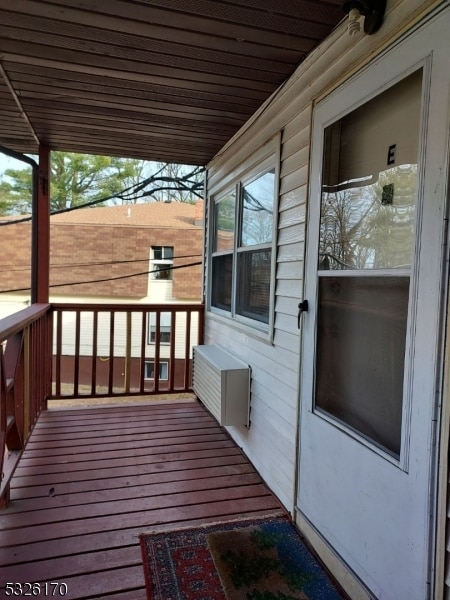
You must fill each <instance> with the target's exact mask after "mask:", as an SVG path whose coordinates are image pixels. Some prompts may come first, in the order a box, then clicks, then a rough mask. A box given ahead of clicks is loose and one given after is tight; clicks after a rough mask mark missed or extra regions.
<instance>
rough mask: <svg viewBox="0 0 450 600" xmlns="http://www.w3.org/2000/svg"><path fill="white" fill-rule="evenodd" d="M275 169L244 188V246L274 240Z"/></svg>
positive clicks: (242, 240)
mask: <svg viewBox="0 0 450 600" xmlns="http://www.w3.org/2000/svg"><path fill="white" fill-rule="evenodd" d="M274 195H275V170H274V169H273V170H272V171H269V172H268V173H265V174H264V175H262V176H261V177H258V179H255V180H254V181H252V182H251V183H249V184H247V185H245V186H244V187H243V189H242V203H243V204H242V233H241V245H242V246H256V245H258V244H268V243H270V242H271V241H272V229H273V205H274Z"/></svg>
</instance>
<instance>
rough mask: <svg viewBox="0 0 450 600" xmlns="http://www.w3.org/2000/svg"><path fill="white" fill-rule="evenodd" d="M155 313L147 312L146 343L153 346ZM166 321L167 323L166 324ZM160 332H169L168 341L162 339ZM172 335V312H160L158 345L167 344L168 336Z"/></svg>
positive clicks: (168, 343) (154, 340)
mask: <svg viewBox="0 0 450 600" xmlns="http://www.w3.org/2000/svg"><path fill="white" fill-rule="evenodd" d="M156 322H157V320H156V313H155V312H149V313H148V314H147V327H148V329H147V345H148V346H154V345H155V344H156ZM167 323H168V324H167ZM162 333H168V334H169V341H167V342H166V341H163V340H162V336H161V334H162ZM152 334H153V337H154V339H153V340H152ZM171 335H172V313H171V312H161V313H160V317H159V345H160V346H169V345H170V338H171Z"/></svg>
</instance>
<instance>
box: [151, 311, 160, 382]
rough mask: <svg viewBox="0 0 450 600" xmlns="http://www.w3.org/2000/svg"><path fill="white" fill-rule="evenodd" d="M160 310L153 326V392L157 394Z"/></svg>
mask: <svg viewBox="0 0 450 600" xmlns="http://www.w3.org/2000/svg"><path fill="white" fill-rule="evenodd" d="M160 328H161V310H160V309H157V310H156V325H155V359H154V362H153V380H154V392H155V394H156V393H158V392H159V357H160V349H161V332H160Z"/></svg>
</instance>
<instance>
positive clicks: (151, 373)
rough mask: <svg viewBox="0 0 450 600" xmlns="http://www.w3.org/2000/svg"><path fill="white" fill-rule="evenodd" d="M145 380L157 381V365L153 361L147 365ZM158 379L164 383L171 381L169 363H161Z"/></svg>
mask: <svg viewBox="0 0 450 600" xmlns="http://www.w3.org/2000/svg"><path fill="white" fill-rule="evenodd" d="M144 379H155V363H154V361H152V360H151V361H147V362H146V363H145V372H144ZM158 379H159V380H162V381H167V380H168V379H169V363H168V362H167V361H162V362H160V363H159V378H158Z"/></svg>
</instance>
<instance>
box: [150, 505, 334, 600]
mask: <svg viewBox="0 0 450 600" xmlns="http://www.w3.org/2000/svg"><path fill="white" fill-rule="evenodd" d="M140 538H141V548H142V556H143V562H144V571H145V580H146V586H147V598H148V600H342V598H344V596H342V595H341V594H340V593H339V592H338V590H337V588H336V587H335V586H334V585H333V583H332V582H331V580H330V579H329V578H328V576H327V574H326V573H325V571H324V570H323V568H322V567H321V566H320V564H319V563H318V562H317V560H316V559H315V558H314V556H313V555H312V554H311V553H310V552H309V550H308V549H307V547H306V546H305V544H304V543H303V542H302V540H301V538H300V536H299V534H298V532H297V531H296V529H295V528H294V526H293V525H292V524H291V522H290V521H289V519H288V518H287V517H269V518H260V519H251V520H239V521H227V522H225V523H214V524H207V525H202V526H197V527H192V528H184V529H183V528H181V529H178V530H155V531H152V532H148V533H143V534H142V535H141V536H140Z"/></svg>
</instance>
